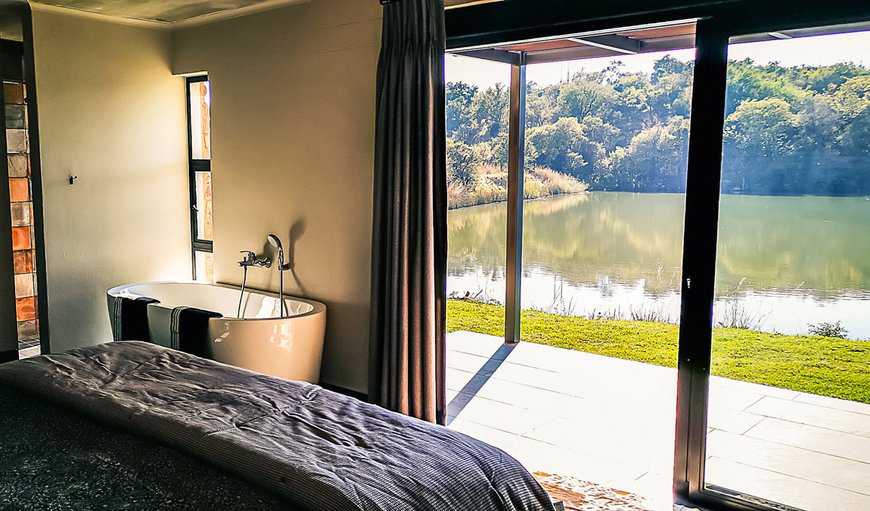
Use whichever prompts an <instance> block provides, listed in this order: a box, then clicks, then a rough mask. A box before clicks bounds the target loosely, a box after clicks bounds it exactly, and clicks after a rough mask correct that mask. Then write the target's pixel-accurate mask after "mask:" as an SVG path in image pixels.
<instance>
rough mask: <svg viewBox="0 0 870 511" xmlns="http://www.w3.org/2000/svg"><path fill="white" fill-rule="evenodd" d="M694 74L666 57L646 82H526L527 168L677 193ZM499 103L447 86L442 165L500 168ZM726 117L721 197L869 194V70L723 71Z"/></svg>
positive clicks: (495, 96)
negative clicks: (446, 150) (446, 153)
mask: <svg viewBox="0 0 870 511" xmlns="http://www.w3.org/2000/svg"><path fill="white" fill-rule="evenodd" d="M692 73H693V63H692V62H682V61H680V60H678V59H675V58H673V57H670V56H665V57H663V58H661V59H659V60H657V61H656V62H655V63H654V65H653V70H652V72H651V73H638V72H626V71H625V70H624V69H623V67H622V65H621V64H620V63H619V62H618V61H615V62H614V63H613V65H611V66H609V67H608V68H607V69H605V70H604V71H601V72H594V73H588V72H582V71H581V72H579V73H575V74H574V76H572V77H571V78H570V79H569V80H567V81H565V82H563V83H559V84H553V85H548V86H541V85H538V84H535V83H529V84H528V97H527V101H526V103H527V107H526V147H525V150H526V164H527V166H529V167H540V168H548V169H552V170H554V171H556V172H560V173H565V174H568V175H570V176H573V177H575V178H577V179H580V180H582V181H584V182H585V183H587V184H588V185H589V186H590V188H591V189H592V190H626V191H637V192H681V191H683V190H684V189H685V174H686V152H687V147H688V135H689V121H688V119H689V118H690V115H691V93H692V90H691V84H692ZM508 102H509V93H508V89H507V87H506V86H504V85H501V84H499V85H497V86H495V87H491V88H489V89H487V90H484V91H479V90H478V89H477V88H476V87H474V86H471V85H468V84H465V83H461V82H459V83H450V84H448V87H447V110H448V112H447V130H448V136H449V137H451V140H452V142H451V143H452V144H458V143H461V144H463V145H462V146H453V149H451V151H452V152H453V153H452V154H455V157H452V160H451V161H453V162H462V161H471V162H473V163H471V164H472V165H478V166H480V165H488V166H491V167H494V168H505V167H506V165H507V153H508V148H507V130H508ZM725 114H726V120H725V126H724V158H723V169H722V179H723V191H724V192H726V193H749V194H817V195H859V194H860V195H864V194H870V166H868V165H867V157H868V156H870V70H868V69H867V68H865V67H863V66H860V65H856V64H852V63H838V64H834V65H830V66H802V67H784V66H781V65H779V64H777V63H772V64H763V65H762V64H757V63H755V62H753V61H752V60H750V59H744V60H740V61H731V62H730V63H729V66H728V96H727V104H726V112H725ZM459 152H461V153H462V155H464V156H460V155H459ZM469 155H473V157H469ZM469 158H470V159H469ZM456 165H460V164H459V163H457V164H456ZM456 165H454V166H453V167H451V168H452V170H451V172H452V174H453V175H455V176H457V179H460V178H461V179H464V180H467V179H468V178H467V174H468V172H465V171H462V170H460V169H459V168H458V167H456Z"/></svg>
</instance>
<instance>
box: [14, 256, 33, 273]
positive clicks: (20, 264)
mask: <svg viewBox="0 0 870 511" xmlns="http://www.w3.org/2000/svg"><path fill="white" fill-rule="evenodd" d="M12 261H13V267H14V268H15V273H16V274H22V273H33V252H32V251H29V250H16V251H15V252H12Z"/></svg>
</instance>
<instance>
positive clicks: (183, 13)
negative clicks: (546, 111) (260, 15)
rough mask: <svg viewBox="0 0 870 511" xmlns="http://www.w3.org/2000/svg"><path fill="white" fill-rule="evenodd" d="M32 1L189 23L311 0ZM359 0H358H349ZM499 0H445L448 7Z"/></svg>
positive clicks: (148, 19)
mask: <svg viewBox="0 0 870 511" xmlns="http://www.w3.org/2000/svg"><path fill="white" fill-rule="evenodd" d="M32 1H33V3H37V4H42V5H49V6H53V7H60V8H64V9H75V10H77V11H82V12H88V13H91V14H102V15H104V16H112V17H115V18H124V19H128V20H135V21H145V22H152V23H161V24H165V25H172V24H176V23H180V24H193V23H196V22H200V21H202V22H204V21H207V20H214V19H220V18H227V17H233V16H240V15H242V14H245V13H248V12H254V11H261V10H266V9H270V8H274V7H280V6H283V5H289V4H295V3H302V2H308V1H311V0H183V1H180V0H32ZM353 1H359V0H353ZM500 1H503V0H445V2H444V3H445V6H446V7H447V8H448V9H451V8H455V7H468V6H471V5H477V4H482V3H489V2H500Z"/></svg>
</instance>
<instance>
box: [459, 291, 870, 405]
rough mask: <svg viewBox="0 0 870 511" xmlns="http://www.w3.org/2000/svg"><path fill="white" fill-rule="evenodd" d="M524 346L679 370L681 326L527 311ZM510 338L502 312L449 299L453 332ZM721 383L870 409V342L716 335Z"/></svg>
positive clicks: (731, 332) (734, 332)
mask: <svg viewBox="0 0 870 511" xmlns="http://www.w3.org/2000/svg"><path fill="white" fill-rule="evenodd" d="M522 321H523V340H524V341H526V342H534V343H538V344H546V345H550V346H555V347H559V348H565V349H572V350H577V351H584V352H587V353H595V354H598V355H604V356H608V357H615V358H621V359H624V360H634V361H637V362H644V363H648V364H655V365H659V366H664V367H676V363H677V337H678V334H679V327H678V326H677V325H673V324H669V323H657V322H643V321H625V320H608V319H594V320H590V319H584V318H578V317H573V316H562V315H558V314H549V313H544V312H537V311H531V310H524V311H523V315H522ZM457 330H468V331H471V332H479V333H483V334H489V335H498V336H503V335H504V307H503V306H500V305H491V304H486V303H481V302H476V301H468V300H456V299H451V300H449V301H448V305H447V331H448V332H453V331H457ZM713 335H714V340H713V358H712V373H713V375H715V376H722V377H724V378H731V379H734V380H742V381H747V382H753V383H760V384H762V385H770V386H774V387H780V388H784V389H790V390H795V391H798V392H809V393H812V394H819V395H822V396H830V397H836V398H840V399H846V400H851V401H858V402H862V403H870V342H866V341H852V340H843V339H837V338H831V337H818V336H807V335H781V334H769V333H765V332H757V331H753V330H743V329H737V328H716V329H714V332H713Z"/></svg>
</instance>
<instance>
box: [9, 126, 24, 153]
mask: <svg viewBox="0 0 870 511" xmlns="http://www.w3.org/2000/svg"><path fill="white" fill-rule="evenodd" d="M6 152H7V153H10V154H20V153H26V152H27V132H26V131H25V130H6Z"/></svg>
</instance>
